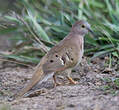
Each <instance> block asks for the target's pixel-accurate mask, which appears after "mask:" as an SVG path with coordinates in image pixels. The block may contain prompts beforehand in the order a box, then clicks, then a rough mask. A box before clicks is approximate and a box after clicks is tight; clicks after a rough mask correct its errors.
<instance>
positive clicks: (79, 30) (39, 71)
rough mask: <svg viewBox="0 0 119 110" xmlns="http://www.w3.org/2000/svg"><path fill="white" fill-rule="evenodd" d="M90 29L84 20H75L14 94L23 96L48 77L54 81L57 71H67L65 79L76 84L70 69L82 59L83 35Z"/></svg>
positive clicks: (55, 82)
mask: <svg viewBox="0 0 119 110" xmlns="http://www.w3.org/2000/svg"><path fill="white" fill-rule="evenodd" d="M88 32H91V33H92V32H93V31H92V30H91V26H90V24H89V23H88V22H87V21H85V20H79V21H76V22H75V23H74V24H73V25H72V28H71V30H70V32H69V34H68V35H67V36H66V37H65V38H64V39H63V40H61V41H60V42H59V43H58V44H57V45H55V46H54V47H53V48H51V49H50V50H49V52H48V53H46V55H45V56H44V57H43V58H42V59H41V60H40V63H39V64H38V65H37V67H36V69H35V71H34V74H33V76H32V78H31V80H30V81H29V82H28V84H27V85H26V86H25V87H24V88H23V89H22V90H21V91H20V92H18V94H17V95H16V97H24V96H25V94H27V92H28V91H30V90H31V89H32V88H33V87H34V86H35V85H36V84H37V83H38V82H39V84H41V83H43V82H46V81H47V80H48V79H49V78H53V79H54V84H58V83H57V81H56V75H57V73H60V72H62V71H67V73H68V74H67V76H66V77H67V79H68V80H69V82H70V83H72V84H76V81H74V80H73V79H72V78H71V77H70V74H71V71H72V69H73V68H74V67H76V66H77V65H78V64H79V63H80V62H81V60H82V56H83V53H84V36H85V35H86V34H87V33H88Z"/></svg>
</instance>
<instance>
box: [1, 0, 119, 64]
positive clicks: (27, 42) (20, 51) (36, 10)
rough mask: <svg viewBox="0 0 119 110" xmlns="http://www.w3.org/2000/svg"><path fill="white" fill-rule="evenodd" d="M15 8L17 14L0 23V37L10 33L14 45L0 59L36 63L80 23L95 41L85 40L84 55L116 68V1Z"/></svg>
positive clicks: (31, 0) (49, 1) (30, 1)
mask: <svg viewBox="0 0 119 110" xmlns="http://www.w3.org/2000/svg"><path fill="white" fill-rule="evenodd" d="M16 8H17V12H12V11H11V12H10V13H8V14H6V15H4V16H2V19H1V22H2V23H1V24H0V35H3V34H9V33H10V34H11V33H12V34H13V37H12V39H11V40H14V41H16V47H14V49H13V53H12V54H10V55H6V54H3V53H0V55H1V56H2V57H4V58H10V59H15V60H17V61H20V62H24V63H38V62H39V59H40V58H41V57H42V56H43V55H44V54H45V53H46V52H47V51H48V50H49V49H50V48H51V47H52V46H54V45H55V44H57V43H58V42H59V41H60V40H61V39H63V38H64V37H65V36H66V35H67V34H68V32H69V31H70V28H71V25H72V24H73V23H74V22H75V21H77V20H80V19H84V20H87V21H88V22H89V23H90V24H91V26H92V30H93V31H94V32H95V37H94V36H92V35H90V34H89V35H87V36H86V37H85V55H90V56H92V58H95V57H98V56H101V55H106V56H109V58H110V61H111V62H112V59H113V58H114V59H116V61H117V63H118V64H119V1H118V0H114V2H113V1H112V2H111V0H100V1H98V0H85V2H84V0H40V1H35V0H20V1H16ZM13 24H14V25H13ZM18 42H19V44H18ZM111 62H110V63H109V65H111Z"/></svg>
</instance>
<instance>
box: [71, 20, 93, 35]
mask: <svg viewBox="0 0 119 110" xmlns="http://www.w3.org/2000/svg"><path fill="white" fill-rule="evenodd" d="M71 31H72V32H74V33H77V34H80V35H85V34H87V33H88V32H89V31H90V32H91V33H93V32H92V30H91V27H90V24H89V23H88V22H87V21H84V20H80V21H77V22H76V23H75V24H73V26H72V30H71Z"/></svg>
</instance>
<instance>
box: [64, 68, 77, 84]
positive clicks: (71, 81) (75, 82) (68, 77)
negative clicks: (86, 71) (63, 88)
mask: <svg viewBox="0 0 119 110" xmlns="http://www.w3.org/2000/svg"><path fill="white" fill-rule="evenodd" d="M66 71H67V72H68V73H67V74H68V75H67V76H66V77H67V79H68V80H69V82H70V84H77V83H78V82H77V81H74V80H73V79H72V78H71V76H70V74H71V71H72V70H71V69H67V70H66Z"/></svg>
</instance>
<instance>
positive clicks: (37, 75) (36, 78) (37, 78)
mask: <svg viewBox="0 0 119 110" xmlns="http://www.w3.org/2000/svg"><path fill="white" fill-rule="evenodd" d="M42 76H43V71H42V69H41V68H38V70H37V71H36V72H35V74H34V75H33V77H32V79H31V80H30V82H29V83H28V84H27V85H26V86H25V87H24V88H23V89H22V90H21V91H20V92H19V93H18V95H17V97H22V96H24V94H25V93H27V92H28V91H29V90H30V89H31V88H32V87H33V86H34V85H36V84H37V83H38V82H39V81H40V80H41V79H42Z"/></svg>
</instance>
